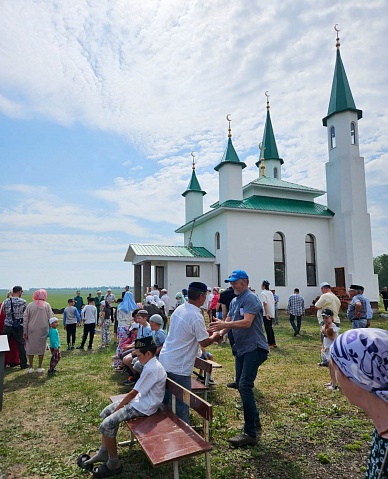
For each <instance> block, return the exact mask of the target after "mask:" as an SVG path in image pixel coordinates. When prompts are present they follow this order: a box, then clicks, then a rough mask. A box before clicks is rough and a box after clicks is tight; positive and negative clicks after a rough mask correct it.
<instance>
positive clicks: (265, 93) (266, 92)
mask: <svg viewBox="0 0 388 479" xmlns="http://www.w3.org/2000/svg"><path fill="white" fill-rule="evenodd" d="M264 95H265V96H266V97H267V98H268V97H269V93H268V90H267V91H265V92H264Z"/></svg>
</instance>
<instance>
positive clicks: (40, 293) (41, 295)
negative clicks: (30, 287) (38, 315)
mask: <svg viewBox="0 0 388 479" xmlns="http://www.w3.org/2000/svg"><path fill="white" fill-rule="evenodd" d="M32 299H33V300H34V301H35V303H36V305H37V306H38V308H39V309H44V305H45V303H46V299H47V291H46V290H45V289H38V290H37V291H35V293H34V294H33V295H32Z"/></svg>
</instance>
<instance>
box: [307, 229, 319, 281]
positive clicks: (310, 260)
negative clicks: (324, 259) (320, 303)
mask: <svg viewBox="0 0 388 479" xmlns="http://www.w3.org/2000/svg"><path fill="white" fill-rule="evenodd" d="M305 246H306V276H307V286H316V285H317V265H316V260H315V238H314V236H313V235H310V234H308V235H306V239H305Z"/></svg>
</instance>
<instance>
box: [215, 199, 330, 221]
mask: <svg viewBox="0 0 388 479" xmlns="http://www.w3.org/2000/svg"><path fill="white" fill-rule="evenodd" d="M217 207H218V208H219V207H224V208H236V209H240V210H258V211H272V212H278V213H295V214H299V215H300V214H302V215H314V216H329V217H331V216H334V213H333V212H332V211H331V210H329V208H327V206H324V205H320V204H318V203H314V202H312V201H302V200H289V199H286V198H273V197H271V196H258V195H254V196H250V197H249V198H247V199H245V200H242V201H237V200H228V201H225V202H224V203H222V204H221V205H220V204H217Z"/></svg>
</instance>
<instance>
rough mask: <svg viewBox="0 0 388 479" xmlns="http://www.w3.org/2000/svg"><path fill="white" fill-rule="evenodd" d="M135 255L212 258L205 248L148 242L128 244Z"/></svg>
mask: <svg viewBox="0 0 388 479" xmlns="http://www.w3.org/2000/svg"><path fill="white" fill-rule="evenodd" d="M129 247H130V248H131V249H132V251H133V253H134V254H135V255H136V256H165V257H166V256H167V257H170V258H179V257H181V258H214V257H215V256H214V255H213V254H212V253H210V251H208V250H207V249H206V248H202V247H196V246H193V247H191V248H189V247H188V246H160V245H150V244H130V245H129Z"/></svg>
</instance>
